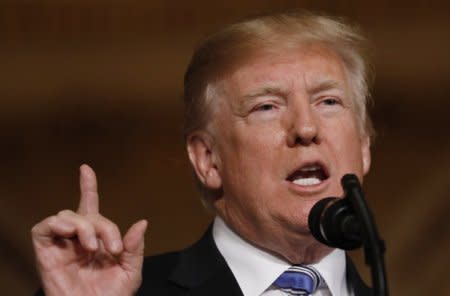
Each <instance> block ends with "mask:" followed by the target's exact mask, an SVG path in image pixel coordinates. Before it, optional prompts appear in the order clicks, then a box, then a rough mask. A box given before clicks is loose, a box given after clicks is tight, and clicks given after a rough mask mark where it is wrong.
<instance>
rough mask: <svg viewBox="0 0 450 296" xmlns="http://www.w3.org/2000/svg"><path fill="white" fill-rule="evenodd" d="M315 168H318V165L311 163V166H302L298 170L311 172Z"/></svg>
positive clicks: (315, 169)
mask: <svg viewBox="0 0 450 296" xmlns="http://www.w3.org/2000/svg"><path fill="white" fill-rule="evenodd" d="M317 170H320V166H318V165H312V166H308V167H304V168H302V169H301V170H300V171H301V172H312V171H317Z"/></svg>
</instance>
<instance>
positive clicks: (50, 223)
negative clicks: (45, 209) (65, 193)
mask: <svg viewBox="0 0 450 296" xmlns="http://www.w3.org/2000/svg"><path fill="white" fill-rule="evenodd" d="M64 212H71V211H69V210H65V211H61V212H60V213H59V214H58V215H56V216H50V217H48V218H46V219H44V220H43V221H41V222H40V223H38V224H36V225H35V226H34V227H33V228H32V230H31V233H32V239H33V244H34V245H35V246H43V247H49V246H51V245H54V244H55V241H54V239H55V238H56V239H58V238H74V237H76V238H77V239H78V241H79V243H80V245H81V246H82V247H83V248H84V249H86V250H89V251H95V250H96V249H97V248H98V244H97V239H96V236H95V230H94V227H92V226H91V227H90V226H89V223H87V225H85V224H84V223H83V222H79V221H77V220H76V218H74V217H70V214H67V213H66V214H62V213H64ZM72 213H73V212H72ZM74 215H75V213H74Z"/></svg>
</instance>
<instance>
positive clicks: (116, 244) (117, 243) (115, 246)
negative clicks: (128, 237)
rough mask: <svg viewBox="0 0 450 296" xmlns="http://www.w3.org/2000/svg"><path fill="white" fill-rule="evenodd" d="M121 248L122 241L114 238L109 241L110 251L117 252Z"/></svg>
mask: <svg viewBox="0 0 450 296" xmlns="http://www.w3.org/2000/svg"><path fill="white" fill-rule="evenodd" d="M121 249H122V242H121V241H118V240H114V241H112V242H111V251H112V252H114V253H119V252H120V251H121Z"/></svg>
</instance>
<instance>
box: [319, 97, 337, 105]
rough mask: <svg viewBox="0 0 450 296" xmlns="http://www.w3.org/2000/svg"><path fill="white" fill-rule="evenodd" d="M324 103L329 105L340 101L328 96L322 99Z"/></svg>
mask: <svg viewBox="0 0 450 296" xmlns="http://www.w3.org/2000/svg"><path fill="white" fill-rule="evenodd" d="M322 103H323V104H325V105H327V106H334V105H337V104H339V101H338V100H337V99H335V98H326V99H324V100H323V101H322Z"/></svg>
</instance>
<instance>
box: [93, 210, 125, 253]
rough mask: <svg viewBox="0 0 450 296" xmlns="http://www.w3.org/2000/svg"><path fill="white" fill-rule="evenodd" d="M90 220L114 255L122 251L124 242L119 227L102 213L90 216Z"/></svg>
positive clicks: (108, 249)
mask: <svg viewBox="0 0 450 296" xmlns="http://www.w3.org/2000/svg"><path fill="white" fill-rule="evenodd" d="M89 220H90V221H91V223H92V224H93V225H94V228H95V232H96V233H97V235H98V236H99V237H100V239H101V241H102V242H103V245H104V246H105V248H106V250H107V251H108V252H110V253H112V254H114V255H117V254H119V253H121V252H122V250H123V243H122V236H121V234H120V230H119V227H117V225H116V224H114V223H113V222H112V221H111V220H109V219H107V218H105V217H103V216H101V215H95V216H89Z"/></svg>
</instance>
